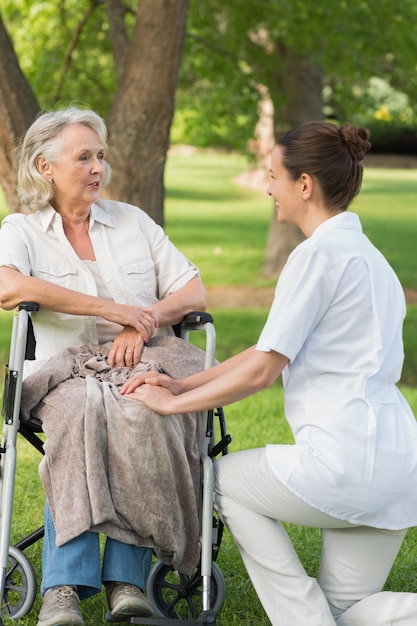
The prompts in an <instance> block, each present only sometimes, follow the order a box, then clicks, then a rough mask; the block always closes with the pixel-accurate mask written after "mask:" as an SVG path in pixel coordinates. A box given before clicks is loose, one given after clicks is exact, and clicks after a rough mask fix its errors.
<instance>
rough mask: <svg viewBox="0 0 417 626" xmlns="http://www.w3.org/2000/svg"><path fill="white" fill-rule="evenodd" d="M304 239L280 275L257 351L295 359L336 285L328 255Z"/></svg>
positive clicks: (327, 303)
mask: <svg viewBox="0 0 417 626" xmlns="http://www.w3.org/2000/svg"><path fill="white" fill-rule="evenodd" d="M305 243H306V242H303V243H302V244H300V245H299V246H297V248H296V249H295V250H294V251H293V252H292V253H291V255H290V257H289V259H288V261H287V263H286V265H285V267H284V269H283V270H282V272H281V275H280V277H279V280H278V283H277V286H276V290H275V297H274V301H273V303H272V306H271V310H270V312H269V315H268V319H267V321H266V323H265V326H264V328H263V330H262V332H261V335H260V337H259V340H258V344H257V350H260V351H262V352H269V351H270V350H273V351H275V352H279V353H281V354H283V355H284V356H286V357H287V358H288V359H290V361H293V360H294V359H295V357H296V355H297V354H298V352H299V351H300V349H301V348H302V346H303V344H304V343H305V341H306V339H307V338H308V337H309V335H310V334H311V332H312V331H313V330H314V328H315V327H316V326H317V324H318V323H319V321H320V319H321V318H322V316H323V315H324V313H325V312H326V310H327V309H328V307H329V304H330V302H331V300H332V298H333V296H334V292H335V288H336V285H335V284H334V281H332V272H331V270H330V268H329V266H328V262H327V259H326V257H325V256H324V255H323V254H322V253H321V252H320V251H319V250H317V249H315V248H313V249H311V248H310V247H309V246H308V245H304V244H305Z"/></svg>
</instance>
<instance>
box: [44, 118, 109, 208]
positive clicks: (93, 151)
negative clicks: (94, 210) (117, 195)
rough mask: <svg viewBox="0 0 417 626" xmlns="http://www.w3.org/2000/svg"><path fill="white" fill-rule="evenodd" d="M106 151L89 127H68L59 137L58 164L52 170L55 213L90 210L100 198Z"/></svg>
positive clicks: (79, 125)
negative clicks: (72, 209)
mask: <svg viewBox="0 0 417 626" xmlns="http://www.w3.org/2000/svg"><path fill="white" fill-rule="evenodd" d="M104 158H105V149H104V146H103V145H102V143H101V141H100V138H99V136H98V135H97V134H96V133H95V132H94V131H93V130H92V129H91V128H89V127H88V126H84V125H81V124H77V125H73V126H68V128H66V129H65V130H64V131H63V132H62V135H61V136H60V152H59V157H58V163H57V164H56V165H52V166H51V170H52V174H51V175H52V178H53V181H54V198H53V201H52V204H53V205H54V207H55V209H57V210H59V209H60V208H64V209H65V208H71V207H75V208H76V207H79V208H83V207H90V206H91V204H93V202H96V201H97V200H98V199H99V197H100V190H101V186H102V181H103V177H104V173H105V165H104Z"/></svg>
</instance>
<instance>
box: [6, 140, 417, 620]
mask: <svg viewBox="0 0 417 626" xmlns="http://www.w3.org/2000/svg"><path fill="white" fill-rule="evenodd" d="M244 167H245V162H244V160H243V159H242V158H240V157H237V156H233V155H225V154H220V155H218V154H207V153H206V154H203V153H196V154H193V155H191V156H189V155H188V156H187V155H177V154H176V155H172V156H170V158H169V162H168V167H167V172H166V186H167V200H166V230H167V232H168V234H169V235H170V237H171V239H172V240H173V241H174V243H175V244H176V245H178V246H179V247H180V248H181V249H182V250H183V251H184V252H185V253H186V254H187V256H189V257H190V258H191V259H192V260H193V261H194V262H195V263H196V264H197V265H198V266H199V267H200V269H201V272H202V277H203V280H204V282H205V283H206V285H208V286H216V285H219V286H220V285H243V284H250V285H253V286H260V285H264V284H270V283H268V282H267V281H265V280H264V279H263V277H262V276H261V274H260V267H261V265H262V260H263V249H264V245H265V242H266V237H267V232H268V225H269V220H270V216H271V212H272V204H271V201H270V199H269V198H268V197H267V196H266V195H265V194H263V193H260V192H254V191H248V190H244V189H242V188H240V187H237V186H235V185H234V184H232V183H231V180H232V179H233V178H234V177H236V176H237V175H238V174H239V173H241V171H242V170H243V169H244ZM416 179H417V173H416V172H415V171H413V170H398V171H397V170H392V171H391V170H377V169H369V170H366V173H365V180H364V185H363V192H362V194H361V195H360V196H359V198H358V199H357V201H356V203H355V209H356V210H357V211H358V212H359V214H360V215H361V218H362V221H363V225H364V230H365V232H366V233H367V234H368V235H369V236H370V238H371V239H372V241H374V243H375V244H376V245H377V246H378V247H380V248H381V250H382V251H383V252H384V254H386V256H387V258H388V260H389V261H390V263H391V264H392V265H393V267H394V268H395V270H396V271H397V273H398V275H399V276H400V280H401V281H402V284H403V285H404V286H405V287H409V288H414V289H417V258H416V255H415V241H416V239H417V220H415V200H414V198H415V191H414V190H415V184H416ZM2 211H3V214H5V212H6V211H5V208H4V205H3V209H2V208H1V200H0V215H1V213H2ZM211 313H212V314H213V316H214V319H215V325H216V331H217V357H218V358H219V359H220V360H224V359H225V358H227V357H228V356H230V355H232V354H235V353H236V352H238V351H239V350H241V349H243V348H245V347H247V346H248V345H250V344H252V343H254V342H255V341H256V339H257V337H258V334H259V332H260V330H261V328H262V325H263V323H264V321H265V319H266V315H267V311H266V310H264V309H260V310H258V309H241V310H221V309H216V310H213V311H211ZM10 323H11V315H10V314H9V313H4V312H0V360H1V362H4V361H5V359H6V355H7V351H8V338H9V333H10ZM193 341H194V338H193ZM195 341H196V343H200V344H201V341H202V338H201V337H196V338H195ZM404 341H405V348H406V362H405V366H404V371H403V377H402V384H401V389H402V391H403V393H404V394H405V396H406V398H407V400H408V401H409V402H410V404H411V406H412V408H413V410H414V411H415V413H417V306H411V305H410V306H409V307H408V316H407V320H406V323H405V327H404ZM226 419H227V424H228V429H229V431H230V433H231V434H232V437H233V442H232V445H231V451H235V450H239V449H244V448H249V447H256V446H263V445H265V444H266V443H267V442H269V441H279V442H291V440H292V438H291V433H290V430H289V427H288V425H287V423H286V421H285V419H284V411H283V396H282V386H281V384H280V383H279V382H277V383H276V384H274V385H273V386H272V387H271V388H270V389H266V390H264V391H262V392H261V393H259V394H257V395H256V396H255V397H253V398H248V399H247V400H244V401H242V402H239V403H236V404H233V405H231V406H229V407H227V408H226ZM18 456H19V462H18V472H17V478H16V502H15V506H14V515H13V528H12V534H13V541H15V540H17V539H19V538H20V537H21V536H22V534H25V533H27V532H30V531H32V530H33V529H34V528H35V527H37V525H38V523H40V522H41V518H42V506H43V495H42V487H41V485H40V482H39V478H38V474H37V465H38V462H39V455H38V454H37V453H36V452H35V451H34V450H33V449H32V448H31V447H30V446H28V445H27V444H26V443H25V442H22V441H20V442H19V451H18ZM288 530H289V533H290V535H291V538H292V540H293V541H294V543H295V545H296V546H297V550H298V551H299V554H300V558H301V560H302V562H303V563H304V565H305V567H306V569H307V571H308V573H309V574H310V575H312V576H314V575H315V573H316V572H317V567H318V562H319V555H320V536H319V533H318V531H316V530H311V529H304V528H297V527H289V528H288ZM27 554H28V556H29V557H30V559H31V560H32V562H33V564H34V566H35V569H36V572H37V575H38V579H40V571H41V545H40V544H37V545H35V546H33V547H32V548H30V549H29V550H28V551H27ZM416 560H417V531H416V530H414V529H412V530H410V531H409V533H408V535H407V538H406V541H405V542H404V544H403V546H402V549H401V552H400V554H399V556H398V558H397V561H396V564H395V566H394V568H393V570H392V572H391V575H390V577H389V579H388V582H387V586H386V588H387V589H391V590H398V591H416V590H417V571H416V568H415V563H416ZM218 564H219V566H220V568H221V570H222V572H223V574H224V576H225V580H226V585H227V594H226V602H225V606H224V608H223V610H222V612H221V614H220V615H219V617H218V625H219V626H238V625H239V626H253V625H254V624H256V625H257V626H267V625H268V624H269V620H268V619H267V618H266V617H265V615H264V612H263V610H262V607H261V606H260V604H259V601H258V599H257V597H256V594H255V593H254V591H253V588H252V585H251V583H250V581H249V580H248V577H247V574H246V571H245V569H244V567H243V564H242V562H241V560H240V557H239V554H238V552H237V550H236V547H235V545H234V543H233V541H232V540H231V538H230V535H229V534H228V533H227V532H225V535H224V538H223V542H222V546H221V550H220V554H219V558H218ZM39 605H40V600H39V598H37V600H36V604H35V607H34V609H33V611H32V612H31V613H30V614H29V615H28V616H26V617H25V618H23V619H22V620H21V621H19V623H21V624H23V625H26V626H35V625H36V622H37V612H38V610H39ZM83 611H84V615H85V621H86V626H96V625H97V624H99V623H104V620H103V616H104V612H105V601H104V597H103V594H100V595H99V596H97V597H95V598H94V599H91V600H88V601H86V603H85V604H84V606H83ZM13 623H16V622H11V621H10V620H6V621H5V624H7V625H9V624H10V626H11V625H12V624H13Z"/></svg>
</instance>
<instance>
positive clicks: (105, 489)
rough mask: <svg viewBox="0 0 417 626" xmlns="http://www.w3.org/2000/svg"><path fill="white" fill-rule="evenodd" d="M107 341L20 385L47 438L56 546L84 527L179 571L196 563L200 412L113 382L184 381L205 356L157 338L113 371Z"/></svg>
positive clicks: (43, 470)
mask: <svg viewBox="0 0 417 626" xmlns="http://www.w3.org/2000/svg"><path fill="white" fill-rule="evenodd" d="M107 353H108V350H107V349H106V348H105V347H104V346H92V345H85V346H82V347H80V348H70V349H67V350H64V351H63V352H61V353H60V354H59V355H57V356H55V357H53V358H52V359H50V360H49V361H48V362H47V364H46V365H45V366H44V367H43V368H41V370H40V371H37V372H35V373H34V374H31V375H30V376H28V377H27V378H26V379H25V381H24V383H23V394H22V419H25V418H27V417H28V416H29V414H30V413H32V415H33V416H35V417H36V418H38V419H39V420H40V421H41V422H42V428H43V431H44V433H45V435H46V442H45V457H44V459H43V460H42V462H41V463H40V466H39V473H40V476H41V480H42V483H43V485H44V488H45V492H46V495H47V498H48V501H49V504H50V507H51V511H52V515H53V518H54V522H55V526H56V531H57V545H62V544H64V543H66V542H68V541H69V540H70V539H73V538H74V537H76V536H78V535H79V534H81V533H83V532H85V531H87V530H90V531H94V532H101V533H104V534H106V535H108V536H109V537H113V538H114V539H118V540H120V541H122V542H125V543H131V544H134V545H141V546H148V547H151V548H153V549H154V550H155V552H156V554H157V556H158V558H160V559H161V560H162V561H163V562H165V563H167V564H169V565H172V566H173V567H174V569H176V570H178V571H181V572H183V573H185V574H191V573H193V570H194V568H195V567H196V566H197V564H198V560H199V548H198V539H199V522H198V505H197V502H198V497H199V488H200V453H201V449H202V445H203V441H204V432H203V431H204V429H203V427H202V426H203V424H202V419H201V414H196V413H188V414H183V415H172V416H169V417H162V416H160V415H158V414H157V413H155V412H153V411H151V410H150V409H148V408H147V407H146V406H145V405H143V404H142V403H141V402H138V401H137V400H132V399H128V398H126V397H124V396H121V395H120V393H119V390H118V387H119V386H120V385H121V384H122V383H123V382H124V381H125V380H127V379H128V378H130V377H131V376H133V375H134V374H135V373H137V372H140V371H144V370H149V369H157V368H158V369H160V370H161V371H164V372H166V373H168V374H169V375H171V376H172V377H173V378H182V377H184V376H187V375H189V374H192V373H193V372H196V371H200V370H202V369H204V352H203V351H202V350H200V349H199V348H197V347H195V346H193V345H192V344H189V343H187V342H185V341H183V340H181V339H177V338H176V337H155V338H153V339H152V340H151V341H150V342H149V344H148V345H147V346H145V348H144V350H143V354H142V358H141V363H139V364H138V365H137V366H136V367H135V368H133V369H132V370H131V369H128V368H117V367H115V368H110V367H109V366H108V365H107V361H106V355H107Z"/></svg>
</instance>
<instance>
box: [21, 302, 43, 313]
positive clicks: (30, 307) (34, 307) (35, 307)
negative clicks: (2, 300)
mask: <svg viewBox="0 0 417 626" xmlns="http://www.w3.org/2000/svg"><path fill="white" fill-rule="evenodd" d="M17 308H18V310H19V311H21V310H22V309H23V310H24V311H28V312H31V311H39V304H38V303H37V302H19V304H18V305H17Z"/></svg>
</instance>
